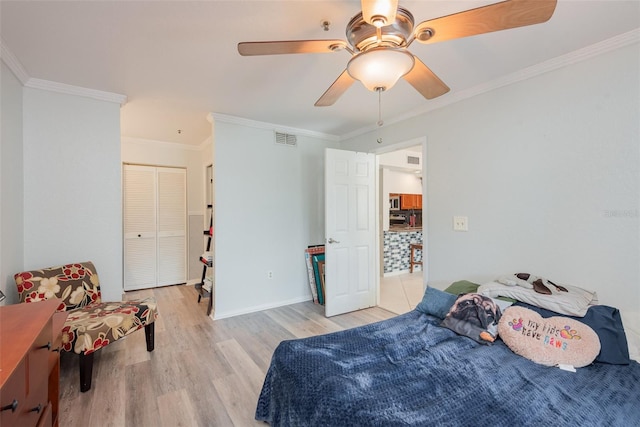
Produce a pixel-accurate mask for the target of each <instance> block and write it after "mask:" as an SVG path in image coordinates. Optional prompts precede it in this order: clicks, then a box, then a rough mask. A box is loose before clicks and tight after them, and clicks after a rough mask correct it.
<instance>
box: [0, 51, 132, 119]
mask: <svg viewBox="0 0 640 427" xmlns="http://www.w3.org/2000/svg"><path fill="white" fill-rule="evenodd" d="M0 57H2V61H3V62H4V63H5V64H7V67H9V69H10V70H11V71H12V72H13V74H15V76H16V77H17V78H18V80H20V82H21V83H22V85H23V86H24V87H29V88H32V89H42V90H48V91H51V92H58V93H65V94H68V95H76V96H83V97H85V98H92V99H97V100H98V101H107V102H115V103H116V104H120V105H121V106H122V105H124V104H126V102H127V96H126V95H121V94H119V93H113V92H105V91H101V90H96V89H88V88H85V87H80V86H73V85H68V84H65V83H58V82H52V81H50V80H42V79H36V78H33V77H31V76H29V73H27V70H25V68H24V67H23V66H22V64H21V63H20V61H19V60H18V58H17V57H16V56H15V55H14V54H13V52H11V50H9V48H8V47H7V44H6V43H5V42H4V40H2V39H0Z"/></svg>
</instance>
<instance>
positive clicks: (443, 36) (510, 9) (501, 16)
mask: <svg viewBox="0 0 640 427" xmlns="http://www.w3.org/2000/svg"><path fill="white" fill-rule="evenodd" d="M556 3H557V0H506V1H503V2H500V3H495V4H490V5H488V6H483V7H478V8H476V9H470V10H466V11H464V12H459V13H454V14H453V15H448V16H443V17H440V18H436V19H431V20H428V21H424V22H421V23H420V24H418V25H417V26H416V28H415V31H414V34H415V37H416V40H417V41H419V42H420V43H425V44H427V43H437V42H441V41H445V40H451V39H457V38H461V37H469V36H475V35H478V34H484V33H490V32H493V31H500V30H506V29H509V28H517V27H525V26H527V25H533V24H539V23H541V22H546V21H548V20H549V18H551V15H553V12H554V10H555V8H556Z"/></svg>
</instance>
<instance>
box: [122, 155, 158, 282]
mask: <svg viewBox="0 0 640 427" xmlns="http://www.w3.org/2000/svg"><path fill="white" fill-rule="evenodd" d="M123 171H124V177H123V183H124V203H123V204H124V206H123V209H124V215H123V216H124V289H125V291H128V290H132V289H142V288H151V287H154V286H156V283H157V269H156V265H157V252H156V247H157V233H156V229H157V224H156V205H157V201H156V194H157V189H156V172H155V168H150V167H148V166H138V165H124V169H123Z"/></svg>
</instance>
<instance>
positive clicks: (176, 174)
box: [157, 168, 187, 286]
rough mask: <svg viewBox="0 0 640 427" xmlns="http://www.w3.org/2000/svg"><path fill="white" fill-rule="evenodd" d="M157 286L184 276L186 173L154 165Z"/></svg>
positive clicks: (177, 280)
mask: <svg viewBox="0 0 640 427" xmlns="http://www.w3.org/2000/svg"><path fill="white" fill-rule="evenodd" d="M157 179H158V286H164V285H173V284H176V283H185V282H186V280H187V257H186V253H187V250H186V244H187V224H186V221H187V213H186V209H187V200H186V184H187V175H186V171H185V170H184V169H177V168H157Z"/></svg>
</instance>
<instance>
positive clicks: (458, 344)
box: [256, 294, 640, 427]
mask: <svg viewBox="0 0 640 427" xmlns="http://www.w3.org/2000/svg"><path fill="white" fill-rule="evenodd" d="M425 297H426V294H425ZM423 302H424V299H423ZM443 310H444V311H443ZM444 312H446V307H444V309H443V308H442V307H440V308H439V309H438V310H425V309H424V307H422V308H421V307H420V305H419V307H418V308H417V309H416V310H413V311H411V312H408V313H406V314H402V315H399V316H397V317H394V318H391V319H388V320H385V321H381V322H378V323H373V324H370V325H366V326H361V327H357V328H353V329H349V330H345V331H341V332H335V333H331V334H327V335H321V336H315V337H310V338H304V339H297V340H289V341H283V342H282V343H280V345H279V346H278V347H277V348H276V350H275V351H274V354H273V357H272V361H271V365H270V367H269V370H268V372H267V374H266V378H265V381H264V385H263V388H262V391H261V393H260V396H259V399H258V404H257V409H256V419H257V420H262V421H265V422H267V423H269V424H271V425H274V426H305V425H312V426H321V425H327V426H349V425H354V426H400V425H434V426H475V425H488V426H502V425H505V426H506V425H509V426H513V425H518V426H525V425H536V426H537V425H547V426H578V425H579V426H596V425H597V426H600V425H602V426H605V425H606V426H625V427H627V426H638V425H640V404H639V402H640V364H639V363H638V362H636V361H634V360H627V362H626V364H611V363H600V362H594V363H591V364H589V365H588V366H585V367H583V368H579V369H576V372H570V371H565V370H561V369H558V368H557V367H551V366H544V365H541V364H539V363H534V362H533V361H531V360H529V359H527V358H524V357H522V356H519V355H517V354H515V353H514V352H513V351H512V350H511V349H510V348H509V347H508V346H507V345H506V344H505V343H504V342H503V341H501V340H499V339H498V340H496V341H495V342H494V343H492V344H491V345H484V344H481V343H479V342H477V341H475V340H472V339H470V338H468V337H466V336H462V335H459V334H457V333H456V332H454V331H452V330H451V329H449V328H445V327H442V326H440V324H441V323H442V313H444ZM607 346H608V344H607ZM604 348H605V345H604V344H603V349H604Z"/></svg>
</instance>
